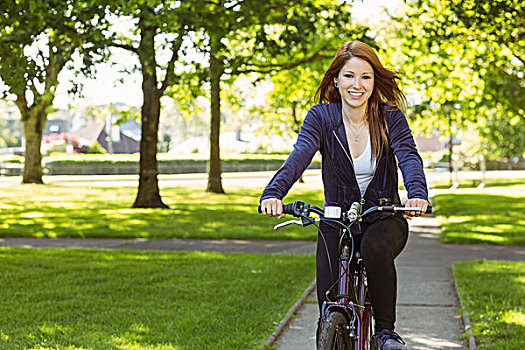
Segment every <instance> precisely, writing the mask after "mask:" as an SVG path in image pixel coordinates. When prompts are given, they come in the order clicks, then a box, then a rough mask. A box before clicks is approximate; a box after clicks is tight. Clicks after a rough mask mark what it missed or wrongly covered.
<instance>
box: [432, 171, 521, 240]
mask: <svg viewBox="0 0 525 350" xmlns="http://www.w3.org/2000/svg"><path fill="white" fill-rule="evenodd" d="M509 182H512V181H508V182H507V183H504V184H500V185H498V186H491V187H489V188H485V189H484V190H483V191H479V190H475V189H465V190H457V191H456V192H454V193H441V194H437V195H435V196H434V205H435V207H436V209H437V214H438V215H440V216H442V218H443V224H444V226H445V230H444V231H443V232H442V242H443V243H474V244H479V243H482V244H503V245H524V244H525V216H524V215H523V213H525V182H521V183H520V182H512V184H509Z"/></svg>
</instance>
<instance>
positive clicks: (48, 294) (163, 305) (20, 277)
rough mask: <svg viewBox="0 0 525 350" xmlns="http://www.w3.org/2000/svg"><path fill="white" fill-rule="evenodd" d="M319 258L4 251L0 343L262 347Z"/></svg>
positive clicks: (9, 348)
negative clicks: (315, 260) (315, 259)
mask: <svg viewBox="0 0 525 350" xmlns="http://www.w3.org/2000/svg"><path fill="white" fill-rule="evenodd" d="M314 264H315V263H314V257H313V256H293V255H246V254H228V255H223V254H218V253H175V252H168V253H160V252H136V251H95V250H56V249H51V250H38V249H34V250H31V249H22V248H1V249H0V286H1V288H0V348H1V349H3V350H20V349H39V350H44V349H49V350H50V349H69V350H73V349H75V350H79V349H96V350H104V349H134V350H153V349H158V350H160V349H162V350H174V349H177V350H179V349H258V348H260V347H261V346H262V345H263V344H264V342H265V341H266V339H267V338H268V337H269V335H270V334H271V332H272V331H273V330H274V329H275V325H276V324H277V323H278V322H279V321H280V320H281V319H282V317H283V316H284V315H285V313H286V311H287V310H288V309H289V308H290V307H291V306H292V305H293V304H294V302H295V301H296V300H297V299H298V298H299V297H300V296H301V295H302V293H303V292H304V290H305V288H306V287H307V286H308V285H309V283H310V282H311V281H312V279H313V278H314Z"/></svg>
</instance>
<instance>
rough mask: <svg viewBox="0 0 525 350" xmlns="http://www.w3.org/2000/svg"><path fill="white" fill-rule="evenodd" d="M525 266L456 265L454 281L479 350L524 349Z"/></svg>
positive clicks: (524, 264)
mask: <svg viewBox="0 0 525 350" xmlns="http://www.w3.org/2000/svg"><path fill="white" fill-rule="evenodd" d="M523 276H525V262H508V261H473V262H466V261H464V262H456V263H455V273H454V278H455V279H456V280H457V282H458V287H459V292H460V295H461V297H462V300H463V304H464V306H465V309H466V312H467V314H468V316H469V317H470V319H471V320H472V322H473V324H472V330H473V331H474V335H475V338H476V341H477V342H478V347H477V349H480V350H481V349H494V350H496V349H497V350H500V349H506V350H522V349H524V348H525V279H524V278H523Z"/></svg>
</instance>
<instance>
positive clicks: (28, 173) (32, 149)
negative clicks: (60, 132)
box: [20, 105, 46, 184]
mask: <svg viewBox="0 0 525 350" xmlns="http://www.w3.org/2000/svg"><path fill="white" fill-rule="evenodd" d="M20 113H21V115H22V124H23V128H24V138H25V140H26V145H25V154H24V170H23V174H22V183H23V184H30V183H31V184H43V183H44V182H43V181H42V154H41V153H40V145H41V144H42V133H43V130H44V126H45V124H46V113H45V110H43V108H41V107H40V106H38V105H36V106H35V105H33V107H32V108H24V109H22V108H20Z"/></svg>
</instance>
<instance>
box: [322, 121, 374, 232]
mask: <svg viewBox="0 0 525 350" xmlns="http://www.w3.org/2000/svg"><path fill="white" fill-rule="evenodd" d="M332 133H333V134H334V136H335V138H336V140H337V142H338V143H339V146H341V148H342V149H343V152H344V153H345V155H346V158H348V160H349V161H350V165H351V166H352V170H353V171H354V178H355V180H356V182H357V177H356V176H355V168H354V161H353V160H352V157H350V155H349V154H348V152H347V151H346V149H345V147H344V146H343V143H342V142H341V140H340V139H339V137H338V136H337V134H336V132H335V130H332ZM382 155H383V143H381V149H380V150H379V156H378V157H377V159H376V166H375V167H374V173H373V174H372V180H370V182H372V181H373V180H374V177H375V176H376V171H377V166H378V165H379V159H381V156H382ZM368 187H369V186H367V187H366V189H365V192H364V193H363V194H361V200H360V203H361V209H360V211H361V213H362V212H363V206H364V204H365V202H366V200H365V198H364V197H365V194H366V191H368ZM361 213H360V214H361ZM357 224H358V226H359V232H361V222H358V223H357Z"/></svg>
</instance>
